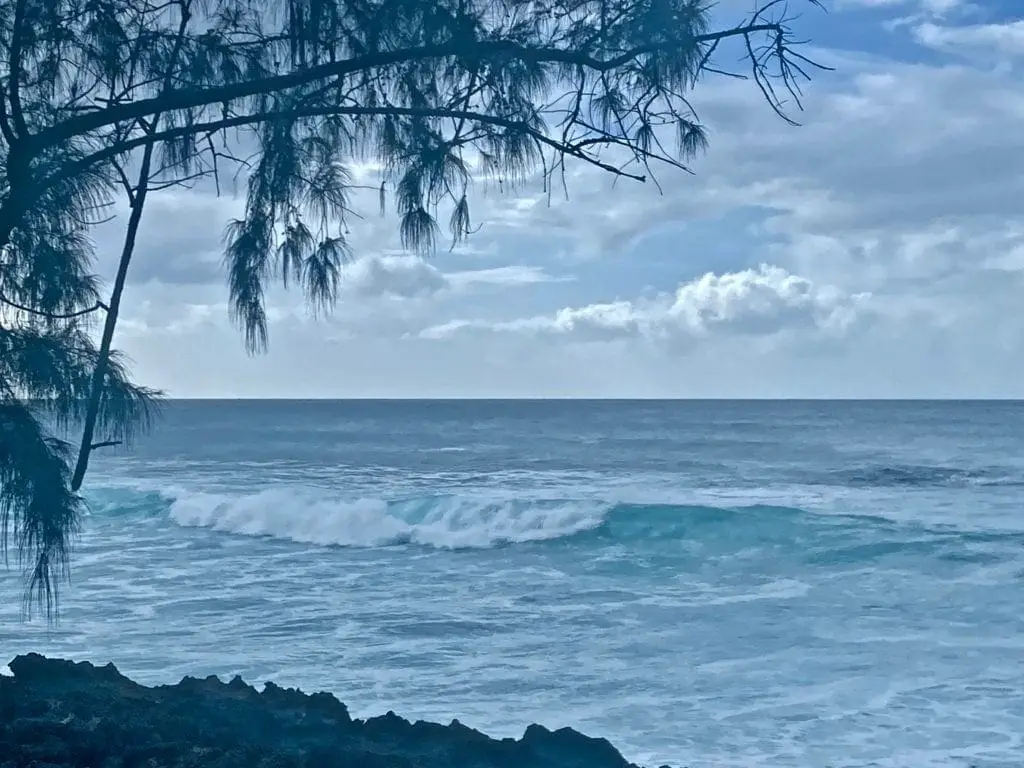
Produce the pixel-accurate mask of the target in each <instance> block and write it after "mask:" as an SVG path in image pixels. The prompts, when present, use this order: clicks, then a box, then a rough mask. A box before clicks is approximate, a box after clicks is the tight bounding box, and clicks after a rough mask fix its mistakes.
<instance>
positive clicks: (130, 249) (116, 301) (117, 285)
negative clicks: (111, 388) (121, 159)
mask: <svg viewBox="0 0 1024 768" xmlns="http://www.w3.org/2000/svg"><path fill="white" fill-rule="evenodd" d="M152 161H153V143H152V142H150V143H149V144H146V147H145V150H144V151H143V155H142V167H141V169H140V171H139V184H138V186H137V187H136V188H135V195H134V197H133V198H132V201H131V211H132V212H131V216H130V217H129V219H128V231H127V232H126V234H125V238H124V247H123V248H122V249H121V262H120V263H119V264H118V267H117V277H116V278H115V279H114V290H113V292H112V293H111V295H110V303H109V305H108V306H107V319H106V321H105V322H104V324H103V338H102V339H101V341H100V351H99V357H98V358H97V360H96V368H95V369H94V370H93V372H92V386H91V388H90V391H89V405H88V408H87V410H86V412H85V423H84V424H83V425H82V443H81V445H80V446H79V448H78V461H77V463H76V464H75V473H74V475H73V476H72V478H71V490H72V491H77V490H78V489H79V488H81V487H82V481H83V480H85V473H86V471H87V470H88V469H89V457H90V456H91V455H92V452H93V449H95V448H99V447H101V446H100V445H99V444H94V443H93V437H94V435H95V432H96V420H97V418H98V417H99V412H100V403H101V402H102V400H103V394H104V387H105V378H106V375H107V367H108V365H109V363H110V348H111V345H112V344H113V341H114V330H115V329H116V328H117V315H118V312H119V311H120V308H121V295H122V294H123V293H124V286H125V282H126V281H127V279H128V267H129V265H130V264H131V261H132V254H133V253H134V252H135V240H136V237H137V236H138V232H139V224H140V223H141V222H142V211H143V208H144V207H145V204H146V193H147V192H148V191H149V174H150V167H151V166H152ZM106 444H107V445H110V444H111V443H109V442H108V443H106Z"/></svg>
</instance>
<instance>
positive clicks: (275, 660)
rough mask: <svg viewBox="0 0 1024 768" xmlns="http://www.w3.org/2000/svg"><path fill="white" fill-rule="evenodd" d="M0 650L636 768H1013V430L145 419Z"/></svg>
mask: <svg viewBox="0 0 1024 768" xmlns="http://www.w3.org/2000/svg"><path fill="white" fill-rule="evenodd" d="M87 496H88V499H89V502H90V507H91V512H90V514H89V516H88V518H87V519H86V521H85V528H84V531H83V533H82V536H81V538H80V540H79V543H78V546H77V549H76V552H75V555H74V560H73V582H72V584H71V586H70V587H69V588H67V589H66V590H65V592H64V595H63V603H62V616H61V623H60V625H59V626H57V627H56V628H51V629H48V628H47V627H46V625H45V623H40V622H33V623H25V622H23V621H22V619H21V613H20V601H19V597H20V595H21V586H20V582H19V579H18V574H17V573H16V572H14V571H12V572H8V573H3V572H2V571H0V596H2V599H0V650H2V652H3V654H4V655H6V657H7V658H4V659H3V660H0V664H2V663H3V662H4V661H6V660H8V658H9V657H13V656H14V655H15V654H17V653H21V652H27V651H30V650H33V651H39V652H44V653H47V654H51V655H59V656H64V657H72V658H76V659H88V660H92V661H96V662H100V663H104V662H106V661H113V662H114V663H116V664H117V665H118V667H119V668H120V669H121V670H122V671H123V672H125V673H126V674H128V675H130V676H132V677H133V678H135V679H137V680H139V681H141V682H145V683H165V682H175V681H177V680H178V679H180V678H181V677H182V676H183V675H185V674H191V675H200V676H203V675H207V674H217V675H220V676H223V677H224V678H225V679H226V678H227V677H229V676H231V675H234V674H241V675H242V676H243V677H244V678H245V679H246V680H248V681H251V682H254V683H258V682H261V681H263V680H267V679H273V680H274V681H276V682H278V683H280V684H284V685H297V686H299V687H301V688H303V689H304V690H308V691H314V690H328V691H331V692H332V693H335V694H336V695H337V696H338V697H339V698H340V699H342V700H343V701H345V702H346V703H347V704H348V705H349V707H350V708H351V710H352V712H353V714H354V715H355V716H370V715H375V714H380V713H383V712H385V711H387V710H388V709H394V710H395V711H397V712H398V713H399V714H402V715H403V716H406V717H409V718H411V719H416V718H428V719H433V720H440V721H443V722H447V721H449V720H450V719H451V718H453V717H457V718H458V719H460V720H461V721H463V722H465V723H467V724H469V725H472V726H475V727H478V728H480V729H482V730H484V731H486V732H488V733H491V734H492V735H496V736H518V735H521V733H522V731H523V729H524V727H525V726H526V725H527V724H528V723H530V722H534V721H538V722H542V723H545V724H547V725H549V726H551V727H558V726H563V725H569V726H573V727H576V728H579V729H581V730H583V731H584V732H587V733H590V734H593V735H599V736H605V737H607V738H609V739H611V740H612V741H613V743H614V744H615V745H616V746H618V747H619V748H620V749H621V750H622V751H623V753H624V754H625V755H626V756H627V757H628V758H629V759H631V760H634V761H636V762H639V763H643V764H647V765H652V766H657V765H660V764H662V763H668V764H670V765H673V766H684V765H685V766H692V767H693V768H699V767H700V766H708V767H709V768H712V767H713V768H721V767H724V766H737V767H740V766H742V767H743V768H752V767H754V766H772V767H773V768H778V767H782V766H793V767H794V768H812V767H813V768H824V767H825V766H832V767H834V768H839V767H840V766H844V767H849V768H852V767H854V766H857V767H858V768H861V767H866V766H901V767H902V766H906V767H908V768H926V767H927V766H968V765H971V766H977V767H978V768H983V767H984V768H988V767H992V766H1007V767H1009V766H1015V767H1016V766H1021V765H1024V514H1022V500H1024V404H1017V403H886V402H872V403H854V402H835V403H830V402H813V403H800V402H777V403H772V402H618V403H615V402H600V403H599V402H483V401H474V402H451V401H449V402H337V403H335V402H174V403H171V404H169V405H168V407H167V409H166V412H165V414H164V417H163V419H162V420H161V422H160V423H159V425H158V427H157V429H156V431H155V432H154V433H153V434H152V435H151V436H149V437H147V438H145V439H144V440H143V441H142V442H141V443H140V444H139V445H138V446H137V447H136V449H135V450H134V451H133V452H131V453H122V454H113V453H108V454H104V455H103V457H102V458H100V459H98V460H97V461H95V463H94V466H93V469H92V472H91V474H90V476H89V478H88V481H87Z"/></svg>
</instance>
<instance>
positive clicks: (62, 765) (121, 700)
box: [0, 654, 668, 768]
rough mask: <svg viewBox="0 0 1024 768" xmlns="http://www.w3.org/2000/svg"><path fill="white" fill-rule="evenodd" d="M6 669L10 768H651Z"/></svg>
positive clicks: (86, 668)
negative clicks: (8, 674) (84, 767)
mask: <svg viewBox="0 0 1024 768" xmlns="http://www.w3.org/2000/svg"><path fill="white" fill-rule="evenodd" d="M7 668H8V669H9V670H10V672H11V673H13V674H12V676H7V675H3V676H0V768H27V767H28V766H30V765H33V766H46V768H72V767H74V768H80V767H81V766H90V767H92V766H95V768H129V767H131V768H135V767H136V766H138V767H139V768H142V767H143V766H145V768H200V767H202V768H206V767H207V766H209V767H210V768H249V767H250V766H251V767H252V768H300V767H301V768H321V767H322V768H332V767H333V766H337V768H342V766H344V767H346V768H355V767H356V766H358V767H359V768H642V767H641V766H637V765H636V764H634V763H630V762H629V761H627V760H626V759H625V758H624V757H623V756H622V755H621V754H620V753H619V751H618V750H617V749H616V748H615V747H614V746H612V744H611V743H610V742H608V741H607V740H606V739H602V738H594V737H590V736H586V735H584V734H582V733H579V732H578V731H575V730H573V729H571V728H560V729H558V730H555V731H551V730H549V729H547V728H545V727H544V726H542V725H538V724H532V725H529V726H527V728H526V730H525V732H524V734H523V736H522V737H520V738H519V739H511V738H505V739H493V738H491V737H489V736H487V735H486V734H484V733H482V732H480V731H477V730H475V729H472V728H469V727H467V726H465V725H462V724H461V723H459V722H458V721H457V720H453V721H452V722H451V723H449V724H448V725H442V724H439V723H430V722H425V721H418V722H415V723H414V722H410V721H408V720H405V719H404V718H402V717H400V716H398V715H396V714H395V713H394V712H388V713H387V714H385V715H381V716H378V717H373V718H368V719H366V720H359V719H353V718H352V717H351V716H350V715H349V712H348V708H347V707H346V706H345V705H344V704H343V703H342V702H340V701H339V700H338V699H336V698H335V697H334V696H333V695H331V694H328V693H314V694H311V695H308V694H305V693H302V692H301V691H299V690H297V689H294V688H281V687H279V686H277V685H275V684H274V683H272V682H267V683H266V684H265V687H264V690H263V691H262V692H261V691H257V689H256V688H255V687H253V686H250V685H248V684H246V683H245V682H244V681H242V679H241V678H239V677H236V678H234V679H233V680H232V681H231V682H228V683H225V682H223V681H221V680H220V679H219V678H217V677H214V676H211V677H207V678H205V679H199V678H193V677H185V678H184V679H183V680H182V681H181V682H179V683H176V684H174V685H161V686H154V687H147V686H143V685H140V684H138V683H135V682H134V681H132V680H130V679H129V678H127V677H125V676H124V675H122V674H121V673H120V672H118V670H117V668H116V667H115V666H114V665H113V664H107V665H106V666H103V667H97V666H94V665H93V664H91V663H89V662H72V661H67V660H63V659H50V658H47V657H44V656H40V655H38V654H26V655H22V656H18V657H16V658H15V659H13V660H12V661H10V662H9V664H8V665H7ZM661 768H668V766H661Z"/></svg>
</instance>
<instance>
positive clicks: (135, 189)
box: [0, 0, 818, 606]
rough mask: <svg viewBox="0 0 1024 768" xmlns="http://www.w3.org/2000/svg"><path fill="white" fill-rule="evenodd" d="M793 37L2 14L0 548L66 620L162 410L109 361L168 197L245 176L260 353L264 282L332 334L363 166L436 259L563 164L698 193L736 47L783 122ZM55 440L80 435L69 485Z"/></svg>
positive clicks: (335, 19)
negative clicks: (92, 504)
mask: <svg viewBox="0 0 1024 768" xmlns="http://www.w3.org/2000/svg"><path fill="white" fill-rule="evenodd" d="M808 2H811V3H813V4H815V5H817V4H818V3H817V0H808ZM790 22H791V18H790V17H789V16H787V15H786V8H785V6H784V5H783V4H782V2H781V0H765V2H764V4H763V5H762V6H761V7H760V8H759V9H758V10H756V11H755V12H753V13H752V14H751V15H750V16H749V17H748V18H747V19H746V20H744V21H743V22H742V23H741V24H739V25H737V26H735V27H731V28H726V29H721V30H712V29H710V27H709V24H710V4H709V3H708V2H707V0H272V1H271V2H270V3H266V2H259V1H258V0H9V2H7V3H5V4H4V5H3V6H0V62H2V63H0V91H2V93H0V306H2V307H4V309H2V310H0V352H2V354H3V357H2V358H0V530H2V532H3V541H2V544H3V546H4V548H5V552H6V545H7V534H8V533H11V534H12V535H13V537H14V539H15V542H16V544H17V546H18V549H19V552H20V553H22V555H24V556H26V557H28V558H30V562H31V566H30V571H31V574H30V578H29V584H30V587H31V589H32V593H33V594H34V595H35V596H36V597H38V598H39V599H40V600H41V601H44V602H45V603H46V604H47V606H49V605H51V600H52V598H53V597H54V589H55V585H56V583H57V582H56V580H55V575H58V574H57V570H58V569H60V568H64V567H66V564H67V552H68V547H69V544H70V540H71V538H70V537H71V535H72V534H73V533H74V531H75V528H76V525H77V520H78V514H79V512H80V510H81V505H82V501H81V499H80V497H79V496H78V494H77V491H78V488H79V486H80V485H81V482H82V479H83V477H84V473H85V470H86V468H87V465H88V457H89V454H90V453H91V452H92V450H93V449H94V448H96V447H98V446H99V445H103V444H107V443H109V442H112V441H117V440H126V439H129V438H130V437H131V436H132V435H133V434H134V432H135V431H136V430H137V429H138V428H139V427H144V426H145V425H146V423H147V419H148V418H149V415H150V414H151V406H152V403H153V395H154V394H155V393H153V392H151V391H149V390H146V389H144V388H140V387H136V386H135V385H133V384H131V383H130V381H129V379H128V377H127V374H126V372H125V370H124V367H123V365H122V364H121V363H120V362H119V359H118V357H117V355H116V353H114V352H113V351H112V348H111V341H112V337H113V331H114V326H115V325H116V321H117V304H118V303H119V297H120V295H121V292H122V291H123V288H124V283H125V280H124V278H125V276H126V274H127V268H128V263H129V261H130V259H131V253H132V250H133V246H134V235H133V231H134V230H135V229H137V224H138V219H139V218H140V217H141V216H142V210H143V207H144V204H145V199H146V196H147V194H150V193H152V192H153V191H158V190H159V189H161V188H164V187H166V186H168V185H172V184H182V183H187V182H188V181H189V180H191V179H195V178H196V177H198V176H203V175H211V176H212V177H213V178H214V179H216V180H217V181H218V184H219V183H220V179H221V178H222V176H223V175H224V174H226V173H228V172H230V171H234V173H235V174H241V175H242V176H244V178H245V183H246V206H245V213H244V216H243V217H242V218H241V219H239V220H237V221H233V222H230V223H229V225H228V227H227V231H226V235H225V246H226V247H225V263H226V268H227V272H228V284H229V292H230V298H231V308H232V315H233V318H234V320H235V321H236V322H237V324H238V325H239V327H240V328H241V330H242V332H243V334H244V338H245V343H246V346H247V348H248V349H249V350H250V351H251V352H258V351H262V350H264V349H265V348H266V346H267V343H268V329H267V318H266V312H265V308H264V291H265V288H266V286H267V284H268V281H271V280H280V281H282V282H283V283H284V284H285V285H286V286H287V285H288V284H289V283H291V282H294V283H297V284H298V285H299V287H300V288H301V290H302V291H303V292H304V294H305V296H306V297H307V299H308V300H309V302H310V304H311V306H312V307H313V308H314V309H317V310H327V309H329V308H330V306H331V305H332V304H333V303H334V301H335V300H336V298H337V288H338V282H339V279H340V269H341V266H342V265H343V263H344V261H345V260H346V259H347V258H348V257H349V255H350V250H349V246H348V242H347V240H346V238H345V233H346V231H347V230H346V224H347V222H348V220H350V219H351V218H352V217H353V216H354V215H356V212H355V211H353V210H351V208H350V202H349V201H350V192H351V189H352V185H351V180H350V175H349V173H348V171H347V164H348V163H351V162H352V161H353V160H357V159H358V160H373V161H374V162H376V163H377V164H378V165H379V167H380V176H381V179H380V181H381V184H380V201H381V206H382V208H383V207H384V204H385V201H386V200H387V199H391V200H392V201H393V203H394V206H395V208H396V211H397V214H398V216H399V217H400V225H399V226H400V232H401V237H402V242H403V244H404V245H405V246H406V247H408V248H410V249H415V250H419V251H429V250H430V249H432V248H433V247H434V245H435V243H436V240H437V238H438V237H439V235H440V227H439V224H438V218H439V217H440V216H441V214H442V212H443V213H447V214H449V216H448V227H449V230H450V234H451V237H452V238H453V240H454V241H458V240H461V239H462V238H464V237H466V236H467V235H468V234H469V233H470V231H471V224H470V204H469V200H470V193H471V188H472V186H473V184H474V181H475V180H479V179H490V180H493V181H496V182H497V183H498V184H500V185H502V186H503V187H504V186H509V185H516V184H519V183H521V182H523V181H524V180H526V179H527V178H528V177H529V176H530V174H532V173H534V172H536V171H538V170H539V171H540V177H541V178H542V179H543V183H544V184H545V185H546V186H548V188H549V189H550V185H551V184H552V183H553V182H554V181H556V180H557V179H558V177H559V176H560V175H562V174H564V171H565V168H566V163H567V162H579V163H587V164H590V165H592V166H595V167H597V168H599V169H601V170H603V171H605V172H607V173H609V174H612V175H614V176H617V177H624V178H630V179H633V180H638V181H645V180H648V179H650V178H652V168H653V167H654V165H655V164H659V163H660V164H663V165H667V166H670V167H675V168H678V169H684V170H685V169H686V167H687V166H686V163H687V162H688V161H689V160H690V159H691V158H692V157H693V156H694V155H695V154H697V153H699V152H700V151H701V150H702V149H703V148H704V147H705V144H706V135H705V131H704V129H703V127H702V126H701V125H700V123H699V121H698V119H697V117H696V114H695V113H694V110H693V109H692V108H691V106H690V103H689V101H688V99H687V97H688V94H689V93H690V91H691V90H692V88H693V87H694V86H695V85H696V84H697V82H699V81H700V80H701V78H702V77H704V76H706V75H712V74H719V75H726V74H729V73H725V72H723V71H722V70H721V69H720V67H719V66H718V65H717V64H716V59H717V57H718V55H719V53H720V51H721V50H725V49H728V48H729V47H730V46H731V47H733V48H734V49H736V48H737V47H738V50H739V51H740V52H741V53H742V54H744V56H745V58H746V62H747V66H746V71H745V75H744V76H746V77H749V78H751V79H752V80H753V81H754V83H755V84H756V86H757V87H758V88H759V89H760V90H761V92H762V94H763V95H764V97H765V98H766V99H767V101H768V103H769V104H770V106H771V107H772V108H773V109H774V110H775V111H776V112H777V113H778V114H779V115H780V116H782V117H783V118H785V119H787V120H788V119H790V118H789V117H788V116H787V113H786V110H787V109H789V108H791V107H794V106H795V107H796V108H799V105H800V102H799V90H798V81H799V80H802V79H809V78H808V74H807V73H808V71H809V69H810V68H811V67H816V66H817V65H815V64H814V63H813V62H811V61H810V60H809V59H807V58H806V57H804V56H803V55H801V54H800V53H799V52H798V51H796V50H794V46H795V43H794V41H793V40H792V36H791V31H790ZM733 76H739V75H737V74H733ZM787 99H788V100H789V102H790V103H787ZM673 137H674V143H675V146H674V147H672V148H668V146H667V145H668V144H669V142H670V141H672V140H673ZM129 170H131V171H138V176H137V178H138V179H139V181H138V183H137V184H135V185H134V186H133V185H131V184H130V182H128V181H127V179H128V172H129ZM562 178H563V180H564V175H563V176H562ZM119 183H120V184H121V185H122V186H123V188H124V189H125V190H126V191H127V192H128V194H129V196H130V202H131V205H132V219H131V220H130V221H129V232H128V237H127V238H126V246H125V250H124V253H123V254H122V262H121V265H122V267H123V269H121V270H119V275H118V279H117V280H116V281H115V287H114V296H113V297H112V299H111V301H110V302H109V303H106V304H105V303H102V302H100V301H99V300H98V299H97V292H96V279H95V278H94V276H92V275H91V274H90V271H89V268H90V264H91V258H92V253H91V250H90V245H89V242H88V239H87V235H88V233H89V231H90V228H91V227H93V226H94V225H95V223H96V222H97V220H98V217H99V216H100V215H101V214H102V211H103V210H104V208H105V206H107V205H109V204H110V202H111V201H112V200H113V199H114V195H115V194H116V192H115V190H116V189H117V185H118V184H119ZM133 221H134V222H135V224H134V228H133V225H132V222H133ZM99 314H105V315H106V322H105V324H104V326H105V327H104V333H103V335H102V338H101V340H100V346H99V347H98V348H97V347H96V345H95V341H94V339H93V337H92V336H91V334H90V332H89V323H90V322H91V321H92V320H93V319H94V318H95V317H96V316H97V315H99ZM47 420H50V421H52V422H53V424H54V425H55V427H56V428H58V429H59V428H61V427H63V426H67V425H71V424H74V425H78V424H82V423H84V427H85V429H84V436H83V440H82V441H81V446H80V449H79V451H78V456H77V460H76V461H75V462H74V464H75V470H74V471H73V472H72V470H71V467H70V461H71V456H70V454H69V449H68V446H67V445H66V444H65V443H61V442H60V441H57V440H55V439H54V438H53V437H51V436H50V435H49V434H48V432H47V430H46V428H44V422H46V421H47ZM97 427H98V428H97ZM97 433H99V434H100V435H101V439H100V440H96V439H95V434H97Z"/></svg>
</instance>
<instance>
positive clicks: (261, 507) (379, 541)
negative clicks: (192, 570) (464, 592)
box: [170, 488, 610, 549]
mask: <svg viewBox="0 0 1024 768" xmlns="http://www.w3.org/2000/svg"><path fill="white" fill-rule="evenodd" d="M609 509H610V506H609V505H607V504H601V503H598V502H582V501H573V502H563V501H522V500H507V501H485V500H476V499H471V498H460V497H455V496H439V497H424V498H417V499H406V500H398V501H390V502H389V501H383V500H380V499H359V500H354V501H343V500H339V499H336V498H333V497H331V496H328V495H326V494H324V493H323V492H317V491H310V490H296V489H277V488H274V489H268V490H264V491H259V492H257V493H253V494H249V495H245V496H227V495H218V494H191V495H187V496H182V497H180V498H178V499H176V500H174V501H173V503H172V504H171V509H170V515H171V519H172V520H174V522H176V523H177V524H178V525H182V526H186V527H201V528H210V529H213V530H216V531H222V532H225V533H234V534H242V535H246V536H267V537H273V538H278V539H288V540H291V541H296V542H301V543H305V544H317V545H321V546H347V547H380V546H387V545H396V544H419V545H424V546H431V547H436V548H443V549H467V548H488V547H496V546H502V545H506V544H512V543H522V542H530V541H544V540H549V539H559V538H563V537H566V536H572V535H574V534H576V533H580V532H582V531H587V530H593V529H596V528H598V527H599V526H601V525H602V524H603V523H604V522H605V519H606V515H607V513H608V511H609Z"/></svg>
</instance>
